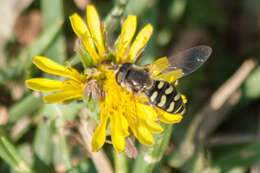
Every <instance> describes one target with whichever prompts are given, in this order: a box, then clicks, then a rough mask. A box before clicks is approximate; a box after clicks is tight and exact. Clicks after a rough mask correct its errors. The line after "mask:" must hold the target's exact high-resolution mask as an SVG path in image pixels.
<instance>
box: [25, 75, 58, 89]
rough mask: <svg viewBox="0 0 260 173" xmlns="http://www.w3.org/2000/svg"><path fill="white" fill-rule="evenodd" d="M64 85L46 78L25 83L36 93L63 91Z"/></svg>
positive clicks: (33, 79)
mask: <svg viewBox="0 0 260 173" xmlns="http://www.w3.org/2000/svg"><path fill="white" fill-rule="evenodd" d="M62 83H63V82H60V81H57V80H51V79H45V78H32V79H28V80H26V81H25V84H26V86H27V87H28V88H31V89H33V90H35V91H58V90H61V89H62V86H63V85H62Z"/></svg>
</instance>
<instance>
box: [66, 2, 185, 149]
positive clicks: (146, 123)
mask: <svg viewBox="0 0 260 173" xmlns="http://www.w3.org/2000/svg"><path fill="white" fill-rule="evenodd" d="M70 20H71V24H72V28H73V30H74V31H75V33H76V35H77V36H78V37H79V38H80V39H81V41H82V43H83V45H84V48H85V50H86V52H87V53H88V54H89V55H90V56H91V57H92V61H93V65H95V66H96V67H97V69H98V71H100V72H101V74H102V75H103V77H102V80H99V81H101V83H102V89H103V91H104V93H105V97H104V100H103V101H101V103H100V108H101V114H100V123H99V125H98V126H97V128H96V130H95V132H94V135H93V138H92V150H93V151H97V150H99V149H100V148H101V147H102V146H103V145H104V143H105V140H106V130H107V127H108V124H109V122H110V130H111V139H112V144H113V146H114V148H115V150H116V151H118V152H121V151H123V150H124V148H125V138H126V137H128V136H129V135H130V131H129V129H131V131H132V132H133V134H134V135H135V136H136V138H137V139H138V140H139V141H140V142H141V143H142V144H145V145H148V146H152V145H153V144H154V138H153V136H152V133H161V132H162V131H163V128H162V127H161V126H160V124H159V123H158V121H157V119H159V120H160V121H162V122H165V123H177V122H179V121H180V120H181V119H182V115H181V114H176V115H174V114H169V113H166V112H165V111H163V110H160V109H157V108H153V107H151V106H148V105H146V104H144V103H145V102H148V99H147V98H146V96H144V95H141V96H140V95H138V96H137V95H136V94H135V93H132V92H129V91H127V90H126V89H125V88H123V87H121V86H120V85H118V83H117V82H116V79H115V74H114V71H112V70H107V69H108V68H106V67H105V68H104V66H103V65H101V62H102V61H104V60H108V59H109V58H108V57H107V55H108V53H111V52H107V50H108V48H107V47H106V46H105V45H106V44H105V43H104V42H105V40H104V33H105V27H101V24H100V20H99V16H98V13H97V11H96V9H95V7H94V6H92V5H89V6H87V24H88V25H86V24H85V22H84V20H83V19H82V18H81V17H79V15H78V14H73V15H72V16H71V17H70ZM136 28H137V17H136V16H134V15H129V16H128V17H127V19H126V20H125V22H124V24H123V27H122V31H121V34H120V38H119V41H118V43H117V44H116V45H114V57H115V60H114V61H115V62H114V63H115V64H117V65H119V64H123V63H126V62H130V63H134V62H135V61H136V59H137V57H138V55H139V54H140V53H141V51H142V50H143V48H144V47H145V46H146V44H147V42H148V41H149V39H150V37H151V35H152V32H153V27H152V25H150V24H148V25H146V26H145V27H144V28H143V29H141V31H140V32H139V33H138V34H137V35H136V37H135V38H134V36H135V32H136Z"/></svg>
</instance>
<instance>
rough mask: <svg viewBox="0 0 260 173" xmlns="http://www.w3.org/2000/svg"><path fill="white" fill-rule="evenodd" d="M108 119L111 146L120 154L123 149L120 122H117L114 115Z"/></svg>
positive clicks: (123, 141)
mask: <svg viewBox="0 0 260 173" xmlns="http://www.w3.org/2000/svg"><path fill="white" fill-rule="evenodd" d="M119 116H120V115H119ZM110 118H111V139H112V144H113V146H114V148H115V150H116V151H117V152H122V151H124V149H125V137H124V136H123V131H122V128H121V125H120V123H121V122H119V119H118V117H116V115H113V116H111V117H110Z"/></svg>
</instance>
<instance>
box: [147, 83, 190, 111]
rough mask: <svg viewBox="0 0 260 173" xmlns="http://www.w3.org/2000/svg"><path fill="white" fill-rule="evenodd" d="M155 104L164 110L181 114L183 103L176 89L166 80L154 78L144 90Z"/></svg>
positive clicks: (183, 108) (183, 109)
mask: <svg viewBox="0 0 260 173" xmlns="http://www.w3.org/2000/svg"><path fill="white" fill-rule="evenodd" d="M144 93H145V94H146V95H147V96H148V97H149V100H150V102H151V103H152V104H154V105H155V106H157V107H159V108H161V109H163V110H164V111H166V112H169V113H174V114H183V113H184V112H185V107H184V103H183V101H182V98H181V95H180V93H179V92H178V90H177V89H176V88H175V87H174V86H173V85H171V84H169V83H168V82H166V81H161V80H155V81H154V82H153V85H152V87H151V88H149V89H147V90H145V91H144Z"/></svg>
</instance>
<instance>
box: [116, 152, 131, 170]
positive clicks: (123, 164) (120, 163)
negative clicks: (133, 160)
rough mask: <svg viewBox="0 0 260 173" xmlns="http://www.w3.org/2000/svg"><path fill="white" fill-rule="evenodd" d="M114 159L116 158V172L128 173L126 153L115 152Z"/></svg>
mask: <svg viewBox="0 0 260 173" xmlns="http://www.w3.org/2000/svg"><path fill="white" fill-rule="evenodd" d="M114 159H115V172H116V173H127V172H128V171H127V170H128V166H127V164H128V163H127V157H126V155H125V153H117V152H114Z"/></svg>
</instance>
